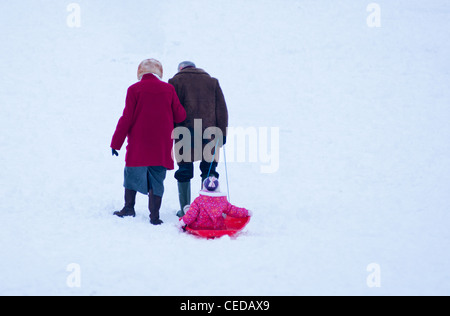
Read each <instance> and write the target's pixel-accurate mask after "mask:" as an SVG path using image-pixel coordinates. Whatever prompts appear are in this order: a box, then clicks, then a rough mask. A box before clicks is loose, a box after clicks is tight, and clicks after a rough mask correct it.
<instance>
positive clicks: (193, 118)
mask: <svg viewBox="0 0 450 316" xmlns="http://www.w3.org/2000/svg"><path fill="white" fill-rule="evenodd" d="M169 84H171V85H173V86H174V87H175V91H176V93H177V95H178V98H179V99H180V102H181V104H182V105H183V107H184V108H185V110H186V113H187V118H186V120H185V121H184V122H183V123H181V124H177V127H185V128H187V129H188V130H189V131H190V136H191V139H190V142H191V146H190V147H191V149H192V150H191V155H189V154H188V155H183V153H182V151H180V152H177V151H175V156H176V160H177V163H178V166H179V169H178V170H177V171H176V172H175V179H177V181H178V195H179V200H180V211H179V212H178V213H177V216H179V217H182V216H183V215H184V212H183V209H184V207H185V206H186V205H189V204H190V203H191V180H192V179H193V178H194V162H196V161H200V171H201V177H202V180H204V179H206V178H207V177H208V176H215V177H216V178H219V173H218V172H217V171H216V168H217V161H218V159H217V158H218V153H217V154H216V155H214V153H215V151H216V149H215V148H217V151H219V149H218V148H220V147H222V146H223V145H224V144H225V143H226V135H227V128H228V109H227V104H226V102H225V97H224V95H223V92H222V89H221V87H220V84H219V81H218V80H217V79H216V78H213V77H211V76H210V75H209V74H208V73H207V72H206V71H204V70H203V69H200V68H197V67H196V66H195V64H194V63H192V62H189V61H186V62H182V63H180V65H179V66H178V73H177V74H176V75H175V76H174V77H173V78H172V79H170V80H169ZM199 123H201V124H200V125H201V128H200V126H199ZM211 128H216V129H218V133H215V134H213V135H214V137H212V135H211V138H210V139H204V138H203V136H204V132H205V130H207V129H208V130H211ZM200 133H201V135H199V134H200ZM216 134H217V135H221V137H219V138H217V135H216ZM205 137H206V133H205ZM206 138H207V137H206ZM196 139H197V140H198V139H201V140H202V142H201V145H202V146H201V148H200V150H199V148H198V146H197V144H198V143H199V142H198V141H195V140H196ZM179 141H181V140H178V142H179ZM184 141H186V140H185V139H184ZM176 143H177V141H176ZM209 143H213V144H215V145H216V146H212V148H211V155H210V156H209V155H208V157H206V156H204V155H203V150H204V149H205V147H206V146H207V145H208V144H209ZM189 156H190V157H189ZM214 156H215V158H216V159H213V158H212V157H214ZM186 157H188V158H186ZM202 183H203V181H202Z"/></svg>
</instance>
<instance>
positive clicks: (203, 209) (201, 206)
mask: <svg viewBox="0 0 450 316" xmlns="http://www.w3.org/2000/svg"><path fill="white" fill-rule="evenodd" d="M222 214H226V215H227V216H231V217H238V218H244V217H248V215H249V214H248V210H246V209H245V208H239V207H236V206H233V205H232V204H230V203H229V202H228V200H227V197H226V195H225V194H222V193H220V192H217V193H216V192H208V191H203V190H202V191H200V196H199V197H198V198H196V199H195V200H194V202H193V203H192V204H191V206H190V208H189V211H187V213H186V215H185V216H184V217H183V218H182V219H183V222H184V223H185V224H186V225H187V226H189V227H190V228H193V229H214V230H223V229H225V228H226V227H225V219H224V217H223V215H222Z"/></svg>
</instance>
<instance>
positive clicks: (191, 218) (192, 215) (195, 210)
mask: <svg viewBox="0 0 450 316" xmlns="http://www.w3.org/2000/svg"><path fill="white" fill-rule="evenodd" d="M199 213H200V208H199V205H198V203H197V201H195V200H194V202H192V204H191V206H190V207H189V210H188V211H187V213H186V215H184V216H183V222H184V223H185V224H186V225H188V226H190V225H191V224H192V223H194V222H195V221H196V220H197V217H198V214H199Z"/></svg>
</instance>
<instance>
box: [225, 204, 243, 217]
mask: <svg viewBox="0 0 450 316" xmlns="http://www.w3.org/2000/svg"><path fill="white" fill-rule="evenodd" d="M224 213H225V214H227V215H228V216H231V217H237V218H244V217H248V210H246V209H245V208H240V207H236V206H234V205H232V204H231V203H228V208H227V210H226V211H225V212H224Z"/></svg>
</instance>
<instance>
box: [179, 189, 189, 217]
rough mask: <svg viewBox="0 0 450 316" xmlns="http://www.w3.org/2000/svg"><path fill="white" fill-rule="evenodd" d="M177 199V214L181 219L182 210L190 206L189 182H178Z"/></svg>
mask: <svg viewBox="0 0 450 316" xmlns="http://www.w3.org/2000/svg"><path fill="white" fill-rule="evenodd" d="M178 199H179V200H180V210H179V211H178V213H177V216H178V217H183V216H184V215H185V214H184V208H185V206H186V205H190V204H191V182H190V181H189V182H178Z"/></svg>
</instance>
